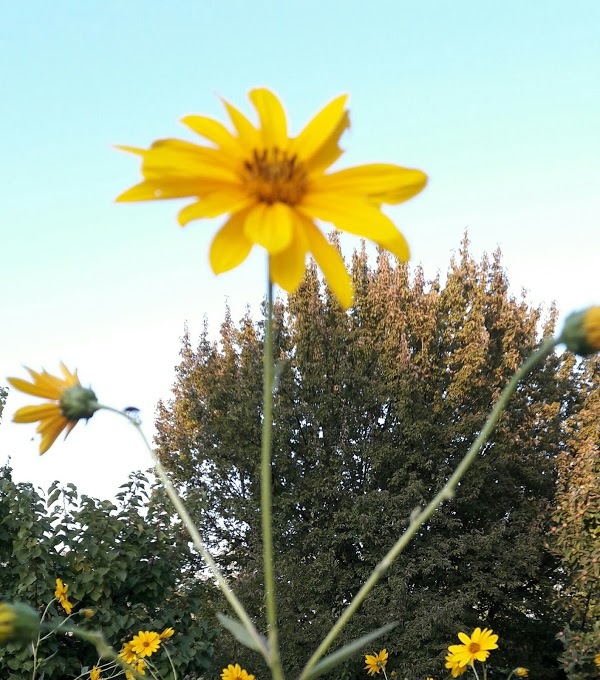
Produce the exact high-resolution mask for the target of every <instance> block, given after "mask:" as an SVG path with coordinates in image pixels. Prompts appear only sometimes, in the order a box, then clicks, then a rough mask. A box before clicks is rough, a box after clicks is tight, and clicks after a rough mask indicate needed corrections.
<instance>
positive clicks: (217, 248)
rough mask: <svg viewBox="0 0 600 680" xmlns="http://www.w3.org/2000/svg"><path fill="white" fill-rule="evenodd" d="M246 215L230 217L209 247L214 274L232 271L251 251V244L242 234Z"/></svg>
mask: <svg viewBox="0 0 600 680" xmlns="http://www.w3.org/2000/svg"><path fill="white" fill-rule="evenodd" d="M245 220H246V213H245V212H240V213H236V214H235V215H232V216H231V217H230V218H229V220H228V221H227V222H225V224H224V225H223V226H222V227H221V229H220V230H219V231H218V232H217V234H216V236H215V237H214V239H213V242H212V243H211V246H210V255H209V257H210V265H211V267H212V270H213V271H214V273H215V274H221V273H222V272H226V271H229V270H230V269H234V268H235V267H237V266H238V265H239V264H241V263H242V262H243V261H244V260H245V259H246V258H247V257H248V253H249V252H250V250H251V249H252V242H251V241H250V240H248V239H247V238H246V235H245V234H244V222H245Z"/></svg>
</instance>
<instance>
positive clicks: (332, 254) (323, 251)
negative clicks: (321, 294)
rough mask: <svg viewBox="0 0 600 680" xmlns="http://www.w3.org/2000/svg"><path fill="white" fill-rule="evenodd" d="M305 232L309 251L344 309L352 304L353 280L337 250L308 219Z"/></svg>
mask: <svg viewBox="0 0 600 680" xmlns="http://www.w3.org/2000/svg"><path fill="white" fill-rule="evenodd" d="M304 231H305V234H306V238H307V241H308V249H309V251H310V252H311V253H312V255H313V257H314V258H315V261H316V263H317V265H318V266H319V268H320V269H321V271H322V272H323V276H324V277H325V281H326V282H327V285H328V286H329V288H331V291H332V292H333V294H334V295H335V297H336V298H337V299H338V301H339V303H340V305H341V306H342V307H343V308H344V309H348V307H350V305H351V304H352V299H353V295H354V293H353V290H352V280H351V278H350V275H349V274H348V270H347V269H346V265H345V264H344V260H343V258H342V256H341V255H340V253H339V252H338V250H337V248H336V247H335V246H334V245H333V244H331V243H329V241H328V240H327V239H326V238H325V236H323V234H322V233H321V231H320V230H319V229H318V228H317V227H316V226H315V224H314V223H313V222H312V221H311V220H308V219H306V220H305V226H304Z"/></svg>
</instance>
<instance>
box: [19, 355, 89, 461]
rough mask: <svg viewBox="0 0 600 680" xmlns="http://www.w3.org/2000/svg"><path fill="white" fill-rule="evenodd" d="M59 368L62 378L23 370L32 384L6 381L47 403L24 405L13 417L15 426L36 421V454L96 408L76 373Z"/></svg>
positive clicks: (44, 449)
mask: <svg viewBox="0 0 600 680" xmlns="http://www.w3.org/2000/svg"><path fill="white" fill-rule="evenodd" d="M60 367H61V370H62V372H63V375H64V378H58V377H57V376H55V375H51V374H50V373H47V372H46V371H42V372H41V373H36V372H35V371H32V370H31V369H30V368H28V369H27V370H28V371H29V373H30V375H31V377H32V378H33V381H32V382H28V381H27V380H22V379H21V378H8V382H9V383H10V384H11V385H12V386H13V387H15V388H16V389H18V390H20V391H21V392H25V393H26V394H31V395H33V396H34V397H41V398H42V399H48V400H49V401H50V403H48V404H39V405H37V406H24V407H23V408H20V409H19V410H18V411H17V412H16V413H15V415H14V417H13V421H14V422H15V423H35V422H37V421H39V423H40V424H39V425H38V427H37V431H38V432H39V433H40V434H41V435H42V441H41V442H40V454H42V453H46V451H47V450H48V449H49V448H50V447H51V446H52V444H54V442H55V441H56V438H57V437H58V435H59V434H60V433H61V432H62V431H63V430H65V429H66V430H67V433H66V434H65V439H66V438H67V436H68V435H69V432H71V430H72V429H73V428H74V427H75V425H76V424H77V422H78V421H79V420H81V419H82V418H86V419H87V418H91V417H92V416H93V415H94V412H95V411H97V410H98V409H99V408H100V406H99V405H98V402H97V400H96V395H95V394H94V393H93V392H92V390H91V389H88V388H85V387H82V386H81V383H80V382H79V378H78V377H77V371H75V373H71V372H70V371H69V369H68V368H67V367H66V366H65V365H64V364H63V363H61V365H60Z"/></svg>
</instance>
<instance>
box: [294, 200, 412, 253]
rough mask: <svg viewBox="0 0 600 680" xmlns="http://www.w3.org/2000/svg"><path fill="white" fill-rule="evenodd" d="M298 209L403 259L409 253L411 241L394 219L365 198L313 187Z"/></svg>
mask: <svg viewBox="0 0 600 680" xmlns="http://www.w3.org/2000/svg"><path fill="white" fill-rule="evenodd" d="M296 209H297V210H299V211H301V212H303V213H304V214H305V215H307V216H308V217H311V218H316V219H321V220H325V221H326V222H331V223H332V224H335V226H336V227H338V228H339V229H341V230H342V231H347V232H349V233H351V234H356V235H357V236H362V237H363V238H368V239H370V240H371V241H374V242H375V243H378V244H379V245H381V246H382V247H383V248H385V249H386V250H389V251H390V252H391V253H392V254H393V255H395V256H396V257H397V258H398V259H399V260H402V261H403V262H405V261H406V260H408V259H409V257H410V251H409V248H408V244H407V243H406V240H405V239H404V236H402V234H401V233H400V232H399V231H398V229H396V227H395V226H394V223H393V222H392V221H391V220H390V218H389V217H387V216H386V215H384V214H383V213H382V212H381V211H380V210H379V209H378V208H377V207H376V206H374V205H371V204H369V203H367V202H366V201H365V200H361V199H358V198H354V197H349V196H340V195H339V194H337V193H331V194H328V193H317V192H315V191H312V192H310V193H308V194H306V196H304V198H303V199H302V203H300V204H298V205H297V206H296Z"/></svg>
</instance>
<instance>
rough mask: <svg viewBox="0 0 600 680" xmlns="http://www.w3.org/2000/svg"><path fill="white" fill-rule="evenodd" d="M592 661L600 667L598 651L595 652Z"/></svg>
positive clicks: (599, 653)
mask: <svg viewBox="0 0 600 680" xmlns="http://www.w3.org/2000/svg"><path fill="white" fill-rule="evenodd" d="M594 663H595V664H596V666H598V668H600V652H598V654H596V656H595V657H594Z"/></svg>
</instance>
